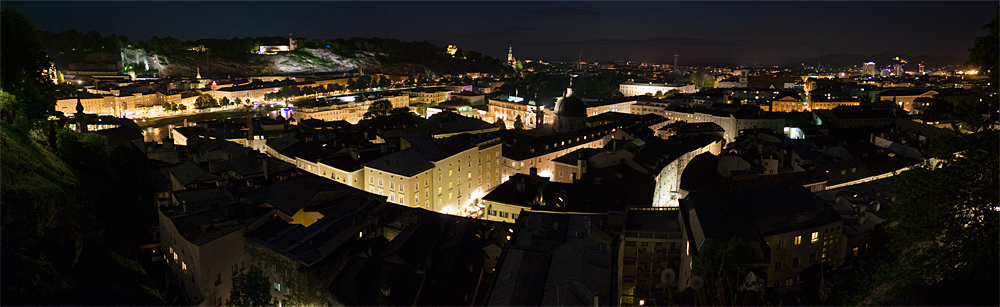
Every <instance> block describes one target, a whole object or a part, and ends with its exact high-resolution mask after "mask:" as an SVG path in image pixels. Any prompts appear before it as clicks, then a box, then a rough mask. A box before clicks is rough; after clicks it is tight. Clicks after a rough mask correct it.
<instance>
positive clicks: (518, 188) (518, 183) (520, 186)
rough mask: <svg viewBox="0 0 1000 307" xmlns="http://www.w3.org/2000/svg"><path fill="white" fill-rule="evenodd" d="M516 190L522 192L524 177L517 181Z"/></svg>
mask: <svg viewBox="0 0 1000 307" xmlns="http://www.w3.org/2000/svg"><path fill="white" fill-rule="evenodd" d="M517 192H518V193H524V179H521V180H518V181H517Z"/></svg>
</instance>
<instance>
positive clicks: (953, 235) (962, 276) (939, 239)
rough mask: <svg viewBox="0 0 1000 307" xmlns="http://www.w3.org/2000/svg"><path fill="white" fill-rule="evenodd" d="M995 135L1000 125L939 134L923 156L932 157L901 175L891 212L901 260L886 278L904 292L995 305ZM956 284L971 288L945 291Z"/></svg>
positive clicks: (998, 275) (999, 188)
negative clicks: (957, 292) (945, 135)
mask: <svg viewBox="0 0 1000 307" xmlns="http://www.w3.org/2000/svg"><path fill="white" fill-rule="evenodd" d="M997 135H998V132H997V131H996V130H991V129H987V130H985V131H982V132H978V133H974V134H960V133H956V134H955V135H953V136H952V137H950V138H947V139H936V140H935V142H932V143H931V149H930V150H928V152H927V153H926V154H925V157H927V158H928V160H927V161H925V162H924V163H923V164H920V165H919V166H918V167H915V168H913V169H911V170H909V171H906V172H903V173H901V174H900V175H899V176H897V177H896V178H897V183H898V187H897V188H896V189H895V190H894V191H893V195H894V197H895V200H896V202H895V204H894V205H893V207H892V215H893V218H894V220H895V222H898V224H897V225H896V226H895V227H893V228H892V229H891V232H890V233H891V235H892V242H891V243H890V249H891V250H892V251H893V252H894V254H895V255H896V256H897V262H896V263H895V264H894V274H892V275H890V277H889V278H890V280H888V281H886V283H887V284H890V285H894V286H895V287H897V288H896V289H897V290H898V291H900V292H902V293H904V294H903V295H904V296H912V295H914V294H919V292H926V291H916V290H915V289H919V288H921V287H926V288H928V289H932V291H933V292H938V293H939V295H941V296H946V297H948V299H945V301H951V302H955V303H957V304H959V305H981V304H987V305H996V304H997V296H996V289H1000V215H998V209H997V208H998V199H997V196H998V195H1000V170H998V168H1000V142H998V138H997ZM955 285H961V286H960V288H965V291H964V292H966V293H964V294H961V295H955V294H951V295H949V294H947V293H949V292H951V291H948V290H945V289H949V288H951V287H954V286H955ZM934 289H936V290H934ZM907 293H908V294H907ZM959 296H960V297H959ZM953 299H957V300H959V301H954V300H953ZM912 303H922V302H919V301H916V302H912Z"/></svg>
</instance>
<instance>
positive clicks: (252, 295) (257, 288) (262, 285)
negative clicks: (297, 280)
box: [226, 266, 275, 306]
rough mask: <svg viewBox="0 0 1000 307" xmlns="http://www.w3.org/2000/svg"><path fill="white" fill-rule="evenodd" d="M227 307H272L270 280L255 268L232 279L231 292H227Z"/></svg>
mask: <svg viewBox="0 0 1000 307" xmlns="http://www.w3.org/2000/svg"><path fill="white" fill-rule="evenodd" d="M226 305H227V306H272V305H275V304H274V299H273V298H272V297H271V280H270V279H268V278H267V276H264V271H263V270H261V269H260V268H259V267H257V266H250V268H249V269H247V271H246V272H243V273H240V274H237V275H236V276H234V277H233V290H232V291H230V292H229V300H228V301H226Z"/></svg>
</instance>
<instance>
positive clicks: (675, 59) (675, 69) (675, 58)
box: [674, 54, 678, 74]
mask: <svg viewBox="0 0 1000 307" xmlns="http://www.w3.org/2000/svg"><path fill="white" fill-rule="evenodd" d="M677 57H678V55H676V54H675V55H674V73H675V74H676V73H677Z"/></svg>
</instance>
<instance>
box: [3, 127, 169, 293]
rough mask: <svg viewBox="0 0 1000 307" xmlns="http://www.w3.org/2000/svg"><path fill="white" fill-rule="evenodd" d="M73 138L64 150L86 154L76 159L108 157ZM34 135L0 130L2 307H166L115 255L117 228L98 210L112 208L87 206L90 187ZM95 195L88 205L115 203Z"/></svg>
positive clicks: (136, 270) (132, 265) (86, 140)
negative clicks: (116, 306)
mask: <svg viewBox="0 0 1000 307" xmlns="http://www.w3.org/2000/svg"><path fill="white" fill-rule="evenodd" d="M68 133H71V134H65V133H61V140H60V143H61V144H62V145H61V146H64V147H65V148H64V149H65V150H67V152H77V153H81V157H80V158H79V159H83V158H84V157H85V156H87V155H86V154H85V152H87V151H92V150H93V149H98V151H97V152H100V151H101V150H103V149H99V148H103V145H99V144H100V143H101V141H100V139H99V138H98V137H97V136H95V135H90V136H89V137H80V138H77V136H78V135H77V134H76V133H73V132H68ZM29 135H32V133H29V132H27V131H24V130H23V129H21V128H19V127H16V126H11V125H4V126H3V127H2V129H0V157H3V158H2V159H0V194H2V196H3V197H2V199H0V210H2V216H3V220H2V224H0V233H2V249H0V250H2V258H3V259H4V261H3V264H2V268H0V274H2V277H0V279H2V280H3V281H4V283H3V287H2V288H0V296H2V297H3V300H4V304H5V305H63V304H72V305H112V304H125V305H162V304H163V300H162V299H160V296H159V293H158V291H156V290H155V289H154V287H155V286H154V285H153V283H152V281H151V280H150V278H149V276H147V275H146V273H145V271H144V270H143V268H141V267H140V266H139V265H138V264H137V263H136V262H134V261H131V260H128V259H126V258H124V257H123V256H122V255H123V254H127V252H125V253H123V252H121V251H116V249H115V248H112V247H111V245H113V244H111V243H110V242H112V241H114V240H115V239H117V237H118V236H117V235H104V233H105V231H107V230H111V228H112V227H109V226H108V223H109V220H111V218H109V217H110V216H108V215H106V214H105V213H104V212H103V211H104V210H101V209H98V208H99V207H95V206H103V205H107V204H105V203H91V202H89V201H86V202H85V201H84V200H83V199H82V198H81V197H80V194H81V193H91V192H94V191H92V190H87V191H84V189H86V188H84V186H88V184H84V183H83V180H81V179H80V178H81V177H80V170H79V169H75V168H74V167H73V166H71V164H69V163H67V162H66V161H64V160H63V159H62V158H60V157H59V156H57V155H56V154H54V153H52V152H49V151H48V150H47V149H46V148H44V147H42V146H41V145H40V144H39V143H38V142H36V141H34V140H33V137H30V136H29ZM95 141H96V142H95ZM88 144H89V145H88ZM93 145H97V146H99V147H95V146H93ZM74 147H78V148H76V149H81V150H80V151H77V150H73V149H71V148H74ZM86 148H89V150H88V149H86ZM90 162H94V161H90ZM89 164H91V165H90V166H89V168H95V167H98V168H99V167H102V166H103V167H109V166H108V165H100V164H96V165H95V164H94V163H89ZM87 180H90V178H87ZM98 184H99V183H98ZM94 194H96V195H94V196H92V197H91V198H96V199H105V200H109V202H112V201H110V198H109V197H107V195H106V194H104V193H94ZM115 218H117V217H115ZM118 223H120V224H130V222H128V221H125V220H119V221H118ZM116 232H118V231H110V232H109V233H116ZM133 248H134V245H133Z"/></svg>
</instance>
